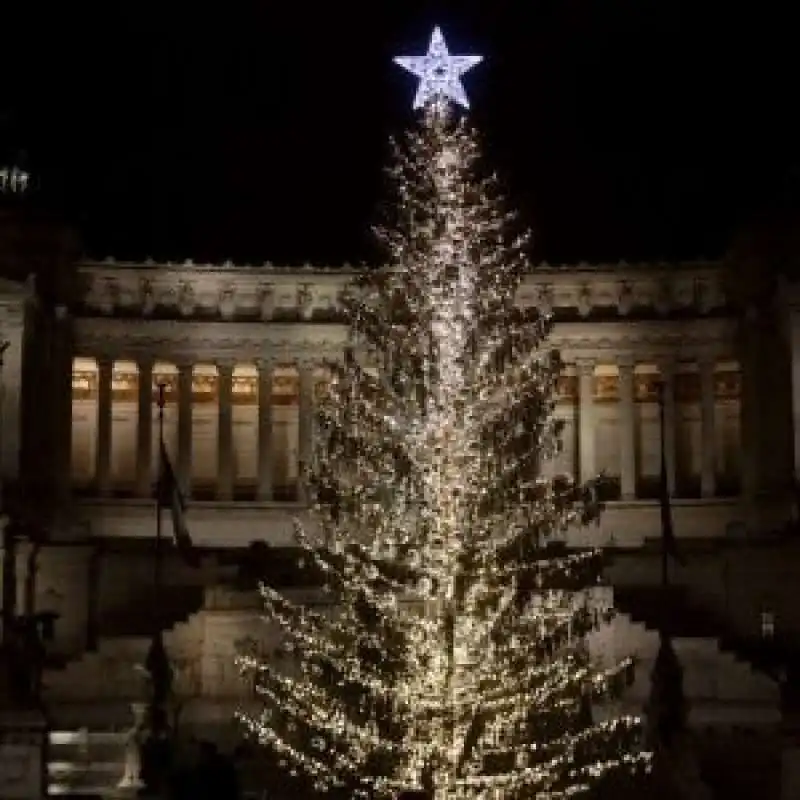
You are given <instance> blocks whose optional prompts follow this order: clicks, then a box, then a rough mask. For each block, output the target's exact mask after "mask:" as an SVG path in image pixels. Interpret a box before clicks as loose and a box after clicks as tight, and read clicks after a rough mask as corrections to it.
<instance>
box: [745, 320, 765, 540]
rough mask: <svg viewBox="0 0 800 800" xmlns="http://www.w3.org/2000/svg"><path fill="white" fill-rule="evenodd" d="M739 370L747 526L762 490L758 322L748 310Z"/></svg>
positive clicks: (753, 520) (752, 522) (755, 514)
mask: <svg viewBox="0 0 800 800" xmlns="http://www.w3.org/2000/svg"><path fill="white" fill-rule="evenodd" d="M741 336H742V343H743V345H742V349H741V353H742V358H741V361H740V365H739V369H740V370H741V393H740V401H739V402H740V408H741V443H742V444H741V450H742V458H740V460H739V464H740V465H741V466H740V469H741V490H742V496H743V497H744V499H745V503H746V508H747V518H748V523H749V524H750V526H751V527H754V526H755V525H756V524H757V519H758V499H759V493H760V490H761V479H762V469H763V468H762V465H763V458H762V456H763V455H764V453H763V447H762V437H761V427H762V424H761V392H762V391H763V389H764V386H763V384H762V375H763V374H764V373H763V370H762V369H761V360H760V359H761V352H762V351H761V346H760V345H761V343H760V336H761V332H760V326H759V320H758V317H757V315H756V312H755V311H754V310H750V309H749V310H748V312H747V315H746V317H745V319H744V320H743V322H742V330H741Z"/></svg>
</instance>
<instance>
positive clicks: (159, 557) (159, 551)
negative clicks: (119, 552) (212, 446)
mask: <svg viewBox="0 0 800 800" xmlns="http://www.w3.org/2000/svg"><path fill="white" fill-rule="evenodd" d="M165 395H166V386H165V385H164V384H163V383H159V384H158V489H157V491H156V563H155V591H154V593H153V594H154V599H155V611H154V614H153V618H154V624H155V631H157V630H159V609H160V607H161V606H160V601H161V573H162V561H163V550H164V548H163V542H162V538H163V536H162V530H161V517H162V511H163V509H162V503H163V498H162V497H161V495H162V494H163V486H164V405H165V402H166V399H165ZM155 631H154V633H155Z"/></svg>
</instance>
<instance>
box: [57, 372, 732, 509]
mask: <svg viewBox="0 0 800 800" xmlns="http://www.w3.org/2000/svg"><path fill="white" fill-rule="evenodd" d="M610 361H612V362H613V363H609V362H610ZM121 363H123V362H116V363H115V362H113V361H111V360H108V359H98V360H97V361H94V360H91V361H87V360H86V359H76V362H75V369H74V372H73V483H75V484H76V485H77V484H78V483H81V482H83V484H84V487H83V488H85V489H88V490H90V491H91V492H93V493H96V494H98V495H100V496H110V495H112V494H119V493H120V491H119V490H120V487H119V485H115V476H114V474H113V472H114V470H113V469H112V445H115V446H116V447H117V448H119V442H118V441H117V442H115V441H114V440H115V437H116V435H117V432H118V429H117V428H115V415H116V413H117V408H118V406H117V403H121V404H123V405H125V406H126V408H127V411H126V413H127V414H128V417H126V422H125V425H126V426H127V427H126V428H125V430H126V436H127V444H126V447H127V448H128V450H129V451H130V452H126V454H125V455H126V458H127V459H128V462H127V463H128V467H127V468H126V472H127V477H126V479H125V481H124V482H125V484H126V486H125V491H124V493H126V494H133V495H135V496H138V497H149V496H151V495H152V491H153V485H154V480H155V465H156V462H157V459H156V457H157V451H156V449H155V448H156V447H157V442H158V439H157V436H156V435H154V432H155V430H156V426H155V422H156V420H157V416H156V415H157V413H158V408H157V403H156V400H157V397H158V388H157V387H158V386H159V385H160V384H163V385H164V387H165V396H166V401H167V407H168V417H169V420H168V431H167V437H166V439H167V445H168V447H167V449H168V453H169V455H170V458H171V459H172V461H173V463H174V466H175V470H176V474H177V475H178V477H179V480H180V482H181V484H182V486H183V488H184V490H185V491H186V492H187V494H188V495H190V496H191V495H192V494H193V495H194V496H195V497H197V498H198V499H217V500H220V501H227V500H232V499H247V500H259V501H269V500H291V499H298V500H302V499H303V497H302V494H301V493H302V481H301V480H300V477H299V476H300V472H301V470H300V469H299V465H300V464H303V463H307V462H308V461H309V459H310V457H311V447H312V424H313V405H314V396H315V391H316V387H317V383H318V382H319V381H321V380H324V377H323V376H322V375H321V374H320V372H319V370H318V366H317V365H316V364H315V363H314V362H313V361H310V360H300V361H295V362H294V363H291V364H284V363H280V364H278V363H273V362H270V361H259V362H257V363H254V364H253V363H251V364H244V365H243V364H237V363H233V362H230V361H219V362H216V363H215V364H214V365H213V366H211V365H202V364H200V365H198V364H191V363H179V364H163V363H160V362H156V361H153V360H138V361H137V362H136V363H135V364H134V363H133V362H124V363H125V364H126V366H125V367H124V368H123V367H121V366H120V364H121ZM89 365H91V370H92V371H87V370H89V369H90V367H89ZM738 369H739V368H738V365H737V364H733V363H718V362H716V361H715V360H714V359H712V358H706V359H701V360H699V361H695V362H693V363H678V362H676V361H675V360H674V359H672V360H667V359H662V360H658V359H653V360H651V361H649V362H646V363H645V362H640V361H636V360H635V359H633V358H616V359H613V360H612V359H597V360H590V359H581V360H577V361H574V362H573V363H572V364H571V365H570V366H569V369H568V371H567V372H566V373H565V378H564V381H563V382H562V384H563V386H562V391H561V392H560V394H559V398H558V403H557V411H556V413H557V414H559V415H561V416H563V417H564V419H565V421H566V422H567V423H568V425H569V426H570V427H571V430H570V440H571V442H572V444H571V445H569V444H568V445H567V448H568V449H570V450H571V452H570V453H569V454H568V457H567V458H565V459H563V463H562V467H563V469H564V470H565V471H568V472H570V473H572V474H575V475H576V476H578V477H579V478H580V479H581V480H582V481H586V480H589V479H590V478H592V477H594V476H595V475H596V474H597V473H598V472H600V471H605V472H607V473H610V474H611V476H612V477H615V478H616V479H618V482H619V497H620V499H623V500H631V499H635V498H637V497H640V498H641V497H651V496H652V492H651V491H649V490H647V489H646V488H643V486H644V485H645V484H646V483H647V481H648V480H649V481H650V484H651V487H650V488H651V489H652V483H653V479H655V478H657V474H658V459H657V455H656V454H657V453H658V452H659V449H660V433H659V429H658V424H657V423H658V419H657V403H656V393H655V385H656V382H660V383H661V384H662V385H663V391H664V404H665V407H664V421H665V452H666V466H667V482H668V486H669V488H670V491H671V493H672V494H673V495H674V494H678V495H679V496H680V495H681V491H683V490H682V487H683V486H685V485H686V481H685V480H684V481H683V482H681V480H679V478H680V475H679V472H680V471H681V469H680V468H681V466H682V465H683V467H684V469H683V471H684V472H685V471H686V469H687V468H686V467H685V464H686V462H687V461H688V462H691V464H690V467H689V468H688V470H689V471H690V472H692V476H691V478H692V480H693V481H694V483H696V484H697V485H696V487H694V488H692V490H691V496H702V497H713V496H715V495H718V494H720V493H729V488H727V489H726V488H724V487H723V489H722V491H720V489H721V487H720V486H719V483H720V478H723V479H724V480H726V481H728V483H730V482H731V479H733V482H734V483H736V482H738V481H739V478H740V476H739V475H738V471H739V464H741V459H740V450H741V442H740V434H741V430H740V427H741V426H740V421H739V416H740V414H741V411H742V409H741V404H740V402H739V395H740V375H739V371H738ZM125 370H127V373H125ZM198 370H200V371H198ZM203 370H205V371H203ZM123 373H125V374H127V375H129V376H135V379H133V380H129V381H128V382H127V383H126V382H125V381H122V380H121V378H120V377H119V376H120V375H122V374H123ZM81 376H83V377H81ZM287 381H288V386H289V389H290V391H288V392H286V391H283V390H282V389H281V386H282V385H283V386H284V389H285V388H286V386H285V384H287ZM81 392H83V394H81ZM81 398H83V401H88V402H84V410H83V412H81V413H83V415H84V416H83V422H81V421H80V420H79V419H78V411H77V410H76V409H77V408H78V406H79V405H80V403H81V402H83V401H82V400H81ZM212 404H213V405H212ZM243 406H246V408H244V411H246V413H247V417H246V419H245V418H244V417H242V416H241V415H242V413H243V411H242V410H241V409H242V408H243ZM723 414H724V416H723ZM201 416H202V420H201V419H200V417H201ZM201 421H202V422H203V423H204V424H205V423H209V426H208V430H211V429H212V428H213V430H212V432H211V433H209V432H208V430H207V431H206V433H204V434H203V436H204V437H205V438H204V439H202V441H200V440H198V436H199V434H198V428H197V426H198V424H200V422H201ZM211 423H213V425H212V424H211ZM80 425H83V426H84V430H85V431H86V432H88V433H89V434H91V440H92V443H93V444H92V446H91V447H90V448H89V447H87V448H86V452H83V454H82V456H81V455H80V454H79V453H77V454H76V452H75V451H76V449H78V448H77V445H76V441H77V439H76V435H75V432H76V430H77V428H78V427H79V426H80ZM604 426H605V427H604ZM92 431H94V432H92ZM601 431H604V433H602V434H601V433H600V432H601ZM609 431H610V433H609ZM687 431H688V433H687ZM279 433H280V435H278V434H279ZM212 435H213V438H214V439H215V442H214V444H213V446H212V447H210V448H209V447H208V442H209V437H210V436H212ZM276 437H277V438H276ZM287 437H288V438H287ZM679 449H680V452H678V451H679ZM201 450H202V452H201ZM245 450H246V451H247V452H246V453H244V451H245ZM612 451H613V452H612ZM687 451H690V452H687ZM114 452H117V451H114ZM77 456H80V457H82V458H83V459H84V463H83V464H82V466H80V468H78V467H77V466H76V463H77V462H76V458H77ZM245 461H246V462H247V463H246V465H244V466H243V464H244V462H245ZM86 462H90V463H86ZM733 462H736V463H735V464H733ZM198 465H199V466H200V467H202V469H203V470H205V473H204V475H205V477H204V481H205V485H203V486H200V485H199V483H202V481H200V482H198V480H197V470H198ZM276 472H277V473H279V474H276ZM193 473H194V479H193ZM733 473H737V474H735V475H734V474H733ZM676 489H677V492H676Z"/></svg>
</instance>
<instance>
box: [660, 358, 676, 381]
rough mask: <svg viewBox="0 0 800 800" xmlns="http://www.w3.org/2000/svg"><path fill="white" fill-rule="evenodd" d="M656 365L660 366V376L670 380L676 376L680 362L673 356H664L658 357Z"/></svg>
mask: <svg viewBox="0 0 800 800" xmlns="http://www.w3.org/2000/svg"><path fill="white" fill-rule="evenodd" d="M656 367H658V374H659V377H661V378H663V379H664V380H665V381H669V380H672V378H674V377H675V373H676V372H677V371H678V362H677V360H676V359H675V358H673V357H670V356H662V357H660V358H657V359H656Z"/></svg>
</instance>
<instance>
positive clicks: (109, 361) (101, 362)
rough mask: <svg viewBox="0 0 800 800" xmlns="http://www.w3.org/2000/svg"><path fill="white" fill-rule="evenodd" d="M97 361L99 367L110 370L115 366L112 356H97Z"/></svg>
mask: <svg viewBox="0 0 800 800" xmlns="http://www.w3.org/2000/svg"><path fill="white" fill-rule="evenodd" d="M95 361H96V362H97V369H103V370H106V369H107V370H110V369H111V368H112V367H113V366H114V359H113V358H112V357H111V356H107V355H102V356H95Z"/></svg>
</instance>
